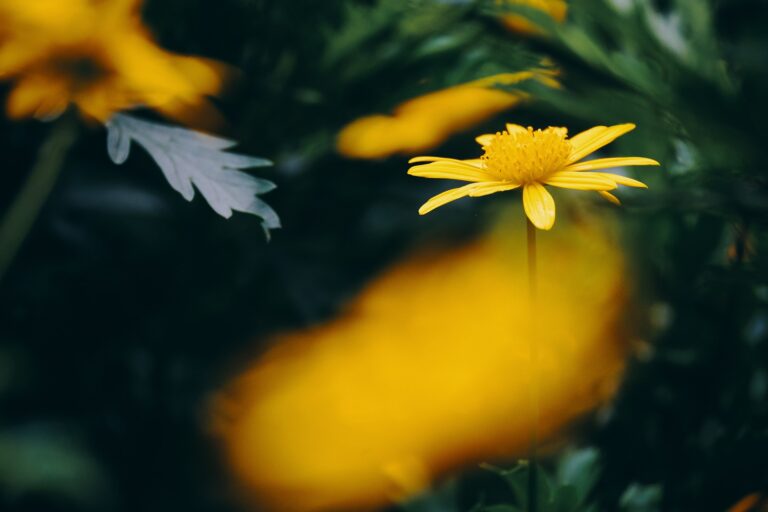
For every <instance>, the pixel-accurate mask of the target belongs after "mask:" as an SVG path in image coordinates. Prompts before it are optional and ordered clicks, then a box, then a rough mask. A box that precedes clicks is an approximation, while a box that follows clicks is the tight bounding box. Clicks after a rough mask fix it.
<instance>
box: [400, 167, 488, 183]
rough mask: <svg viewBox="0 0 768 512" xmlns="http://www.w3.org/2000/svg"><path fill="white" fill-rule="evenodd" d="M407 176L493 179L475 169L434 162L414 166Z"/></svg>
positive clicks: (464, 179) (472, 179)
mask: <svg viewBox="0 0 768 512" xmlns="http://www.w3.org/2000/svg"><path fill="white" fill-rule="evenodd" d="M408 174H410V175H411V176H418V177H420V178H439V179H446V180H460V181H489V180H492V179H493V178H491V177H490V175H489V174H488V173H486V172H484V171H482V170H481V169H478V168H477V167H474V166H471V165H459V164H456V163H454V162H434V163H431V164H426V165H415V166H413V167H411V168H410V169H408Z"/></svg>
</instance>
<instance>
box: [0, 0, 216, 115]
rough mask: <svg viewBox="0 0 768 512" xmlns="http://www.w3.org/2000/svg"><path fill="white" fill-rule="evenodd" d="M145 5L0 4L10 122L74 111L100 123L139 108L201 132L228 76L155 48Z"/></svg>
mask: <svg viewBox="0 0 768 512" xmlns="http://www.w3.org/2000/svg"><path fill="white" fill-rule="evenodd" d="M140 3H141V1H140V0H67V1H62V0H0V27H2V28H0V78H2V79H12V80H14V82H15V83H14V85H13V87H12V89H11V93H10V95H9V97H8V103H7V111H8V115H9V116H10V117H12V118H22V117H31V116H34V117H38V118H51V117H55V116H58V115H59V114H61V113H62V112H63V111H64V110H65V109H66V108H67V106H68V105H69V104H70V103H74V104H75V105H77V107H78V108H79V109H80V111H81V112H83V113H84V114H86V115H87V116H90V117H93V118H96V119H97V120H99V121H102V122H103V121H106V120H107V119H109V117H110V116H111V115H112V114H113V113H114V112H117V111H120V110H125V109H129V108H133V107H137V106H146V107H150V108H154V109H156V110H158V111H160V112H161V113H163V114H166V115H168V116H170V117H172V118H176V119H179V120H182V121H189V122H190V123H192V124H197V122H198V121H205V119H201V118H200V117H201V116H203V117H205V116H213V115H215V111H214V110H213V108H212V107H210V106H209V105H208V103H207V101H206V100H205V95H209V94H215V93H216V92H218V90H219V89H220V88H221V86H222V73H223V68H222V66H221V65H219V64H217V63H215V62H213V61H209V60H206V59H200V58H192V57H183V56H179V55H175V54H172V53H169V52H166V51H165V50H163V49H162V48H160V47H158V46H156V45H155V43H154V42H153V41H152V39H151V37H150V35H149V34H148V32H147V31H146V29H145V28H144V27H143V25H142V23H141V19H140V16H139V7H140Z"/></svg>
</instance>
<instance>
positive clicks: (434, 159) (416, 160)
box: [408, 156, 482, 167]
mask: <svg viewBox="0 0 768 512" xmlns="http://www.w3.org/2000/svg"><path fill="white" fill-rule="evenodd" d="M424 162H453V163H457V164H469V165H474V166H476V167H477V166H479V165H480V162H482V160H480V159H479V158H474V159H471V160H459V159H457V158H445V157H442V156H415V157H413V158H411V159H410V160H408V163H409V164H418V163H424Z"/></svg>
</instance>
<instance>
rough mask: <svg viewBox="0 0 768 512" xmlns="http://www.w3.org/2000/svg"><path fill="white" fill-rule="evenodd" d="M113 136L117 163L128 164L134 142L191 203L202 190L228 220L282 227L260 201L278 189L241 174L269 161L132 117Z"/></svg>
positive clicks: (120, 119) (111, 125)
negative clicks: (247, 218) (243, 217)
mask: <svg viewBox="0 0 768 512" xmlns="http://www.w3.org/2000/svg"><path fill="white" fill-rule="evenodd" d="M107 130H108V133H107V150H108V152H109V155H110V157H111V158H112V160H113V161H114V162H116V163H121V162H124V161H125V159H126V158H127V157H128V153H129V150H130V143H131V141H133V142H136V143H137V144H139V145H141V146H142V147H143V148H144V149H145V150H146V151H147V153H149V155H150V156H151V157H152V158H153V159H154V160H155V162H156V163H157V165H158V166H159V167H160V169H161V170H162V171H163V174H164V175H165V178H166V179H167V180H168V183H169V184H170V185H171V186H172V187H173V189H174V190H176V191H177V192H179V193H180V194H181V195H182V196H183V197H184V198H185V199H186V200H188V201H191V200H192V199H193V198H194V196H195V188H197V190H199V191H200V195H201V196H203V198H204V199H205V200H206V201H207V202H208V204H209V205H210V207H211V208H213V210H214V211H215V212H216V213H218V214H219V215H221V216H222V217H225V218H229V217H231V216H232V212H233V211H238V212H244V213H250V214H253V215H257V216H259V217H261V219H262V225H263V226H264V228H265V229H275V228H279V227H280V219H279V218H278V216H277V214H276V213H275V211H274V210H273V209H272V208H270V207H269V205H267V203H265V202H264V201H262V200H261V199H259V198H258V197H257V196H258V195H260V194H265V193H267V192H269V191H271V190H273V189H274V188H275V184H274V183H272V182H271V181H268V180H265V179H262V178H257V177H255V176H251V175H250V174H248V173H245V172H243V171H242V170H241V169H248V168H252V167H264V166H268V165H272V162H270V161H269V160H266V159H264V158H257V157H252V156H249V155H241V154H237V153H229V152H226V151H223V150H225V149H228V148H231V147H232V146H234V145H235V141H232V140H229V139H224V138H221V137H216V136H214V135H209V134H205V133H200V132H196V131H193V130H187V129H186V128H181V127H178V126H168V125H165V124H161V123H155V122H151V121H145V120H143V119H138V118H136V117H133V116H130V115H127V114H117V115H115V116H114V117H113V118H112V119H110V120H109V122H108V123H107Z"/></svg>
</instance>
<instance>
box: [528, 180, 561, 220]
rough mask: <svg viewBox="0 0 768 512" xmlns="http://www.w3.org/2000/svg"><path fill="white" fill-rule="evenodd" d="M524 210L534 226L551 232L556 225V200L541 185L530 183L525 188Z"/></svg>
mask: <svg viewBox="0 0 768 512" xmlns="http://www.w3.org/2000/svg"><path fill="white" fill-rule="evenodd" d="M523 208H524V209H525V214H526V215H527V216H528V218H529V219H531V222H532V223H533V225H534V226H536V227H537V228H539V229H543V230H545V231H546V230H550V229H552V226H553V225H554V224H555V200H554V199H553V198H552V195H550V193H549V192H547V189H546V188H544V186H543V185H541V184H539V183H535V182H534V183H528V184H526V185H525V186H524V187H523Z"/></svg>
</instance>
